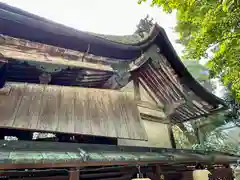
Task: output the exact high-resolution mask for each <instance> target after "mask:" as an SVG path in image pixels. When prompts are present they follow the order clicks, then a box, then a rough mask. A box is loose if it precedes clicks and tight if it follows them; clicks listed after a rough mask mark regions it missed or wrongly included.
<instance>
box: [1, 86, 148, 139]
mask: <svg viewBox="0 0 240 180" xmlns="http://www.w3.org/2000/svg"><path fill="white" fill-rule="evenodd" d="M22 91H24V92H22ZM20 92H21V93H20ZM14 93H15V95H14ZM16 98H18V99H19V102H20V101H21V103H18V100H17V99H16ZM16 101H17V104H15V102H16ZM0 102H1V106H2V107H3V108H2V109H3V110H4V107H5V106H6V107H7V108H6V109H5V110H6V111H9V110H11V111H10V112H8V114H7V115H5V114H4V113H5V112H4V113H2V114H3V115H4V116H0V120H2V119H3V120H2V121H0V126H3V127H8V128H16V129H23V128H24V129H27V130H34V131H36V130H38V131H47V132H63V133H70V134H85V135H96V136H105V137H115V138H117V137H120V138H127V139H139V140H140V139H141V140H146V134H145V130H144V128H143V126H142V125H141V121H140V119H141V118H140V113H139V111H138V109H137V104H136V103H135V102H134V100H133V97H132V96H130V95H129V94H128V93H125V92H120V91H113V90H100V89H90V88H77V87H63V86H51V85H18V86H16V88H15V89H14V86H13V94H12V95H11V96H10V95H9V96H6V97H5V96H4V98H0ZM9 102H10V103H9ZM4 104H5V106H4ZM1 106H0V107H1ZM2 109H0V111H2ZM13 110H14V111H13ZM15 111H16V112H15ZM14 113H15V114H14ZM2 114H1V115H2ZM12 116H13V117H12ZM1 122H4V123H5V124H4V123H2V124H1ZM10 122H11V123H10ZM13 122H14V123H13Z"/></svg>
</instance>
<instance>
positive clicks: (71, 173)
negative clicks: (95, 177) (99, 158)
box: [69, 168, 80, 180]
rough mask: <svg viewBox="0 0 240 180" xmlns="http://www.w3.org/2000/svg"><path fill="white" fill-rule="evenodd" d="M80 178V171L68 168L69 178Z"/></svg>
mask: <svg viewBox="0 0 240 180" xmlns="http://www.w3.org/2000/svg"><path fill="white" fill-rule="evenodd" d="M79 178H80V171H79V170H78V169H74V168H72V169H70V171H69V180H79Z"/></svg>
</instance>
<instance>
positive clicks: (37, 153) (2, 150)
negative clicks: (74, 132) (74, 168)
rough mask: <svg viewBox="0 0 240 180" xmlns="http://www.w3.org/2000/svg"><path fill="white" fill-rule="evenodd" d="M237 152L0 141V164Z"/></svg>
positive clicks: (170, 159)
mask: <svg viewBox="0 0 240 180" xmlns="http://www.w3.org/2000/svg"><path fill="white" fill-rule="evenodd" d="M237 159H240V157H239V156H234V155H228V154H221V153H218V152H196V151H192V150H174V149H163V148H145V147H127V146H108V145H88V144H77V143H74V144H73V143H56V142H30V141H29V142H27V141H1V140H0V164H33V163H34V164H37V163H40V164H44V163H67V162H79V163H81V162H114V161H116V162H128V161H129V162H136V163H137V162H145V161H146V162H151V161H152V162H156V161H160V162H163V163H186V162H192V163H194V162H236V161H237Z"/></svg>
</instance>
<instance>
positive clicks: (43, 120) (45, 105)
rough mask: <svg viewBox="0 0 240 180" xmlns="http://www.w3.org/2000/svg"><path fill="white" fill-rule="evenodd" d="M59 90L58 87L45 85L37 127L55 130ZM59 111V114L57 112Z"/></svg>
mask: <svg viewBox="0 0 240 180" xmlns="http://www.w3.org/2000/svg"><path fill="white" fill-rule="evenodd" d="M59 103H60V91H59V88H58V87H54V86H47V85H45V90H44V93H43V95H42V104H41V110H40V113H39V121H38V125H37V129H39V130H45V131H46V130H48V131H56V130H57V127H58V117H59V116H61V115H62V112H61V113H60V112H59ZM59 113H60V114H59Z"/></svg>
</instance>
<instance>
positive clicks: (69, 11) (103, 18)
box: [0, 0, 183, 54]
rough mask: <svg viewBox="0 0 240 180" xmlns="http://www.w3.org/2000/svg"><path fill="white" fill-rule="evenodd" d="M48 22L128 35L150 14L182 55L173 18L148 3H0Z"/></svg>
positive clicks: (66, 0) (35, 0)
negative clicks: (43, 18) (40, 17)
mask: <svg viewBox="0 0 240 180" xmlns="http://www.w3.org/2000/svg"><path fill="white" fill-rule="evenodd" d="M0 1H1V2H4V3H7V4H9V5H12V6H15V7H18V8H21V9H23V10H26V11H29V12H31V13H34V14H37V15H39V16H42V17H45V18H47V19H50V20H53V21H56V22H58V23H61V24H64V25H67V26H70V27H73V28H75V29H78V30H82V31H90V32H94V33H100V34H111V35H129V34H132V33H133V32H134V31H135V30H136V25H137V24H138V22H139V20H140V19H141V18H144V17H146V15H147V14H149V16H150V17H152V18H153V19H154V21H155V22H157V23H158V24H160V25H161V26H162V27H163V28H164V29H165V30H166V32H167V34H168V37H169V39H170V41H171V42H172V44H173V46H174V48H175V49H176V51H177V52H178V54H181V51H182V49H183V48H182V47H181V45H179V44H176V43H175V41H176V40H177V38H178V35H177V34H176V33H175V32H174V31H173V27H174V26H175V24H176V17H175V14H166V13H163V12H162V11H161V9H160V8H158V7H150V4H149V3H150V2H151V1H150V2H149V3H143V4H141V5H139V4H138V3H137V0H0Z"/></svg>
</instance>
